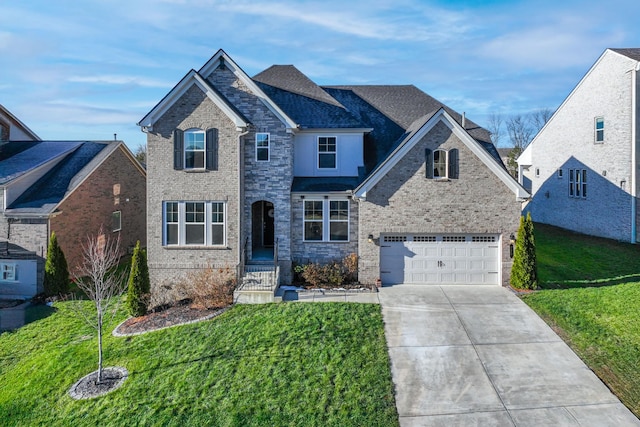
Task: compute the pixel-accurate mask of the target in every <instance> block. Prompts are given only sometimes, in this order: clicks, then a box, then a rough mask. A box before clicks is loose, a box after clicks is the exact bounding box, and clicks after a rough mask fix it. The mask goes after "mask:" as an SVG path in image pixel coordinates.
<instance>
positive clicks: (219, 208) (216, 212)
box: [211, 203, 224, 223]
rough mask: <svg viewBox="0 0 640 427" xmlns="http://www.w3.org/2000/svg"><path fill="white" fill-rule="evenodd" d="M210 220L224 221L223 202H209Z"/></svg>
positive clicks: (215, 221) (214, 221)
mask: <svg viewBox="0 0 640 427" xmlns="http://www.w3.org/2000/svg"><path fill="white" fill-rule="evenodd" d="M211 222H213V223H224V203H212V204H211Z"/></svg>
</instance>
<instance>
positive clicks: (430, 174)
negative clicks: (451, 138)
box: [425, 148, 458, 180]
mask: <svg viewBox="0 0 640 427" xmlns="http://www.w3.org/2000/svg"><path fill="white" fill-rule="evenodd" d="M425 164H426V176H427V178H429V179H443V180H445V179H457V178H458V150H457V149H455V148H453V149H451V150H443V149H438V150H434V151H431V150H429V149H426V150H425Z"/></svg>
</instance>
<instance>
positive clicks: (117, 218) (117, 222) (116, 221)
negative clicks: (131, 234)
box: [111, 211, 122, 231]
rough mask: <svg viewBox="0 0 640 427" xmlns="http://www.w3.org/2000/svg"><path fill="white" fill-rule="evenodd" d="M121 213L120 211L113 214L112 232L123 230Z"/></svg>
mask: <svg viewBox="0 0 640 427" xmlns="http://www.w3.org/2000/svg"><path fill="white" fill-rule="evenodd" d="M121 218H122V217H121V212H120V211H116V212H114V213H112V214H111V229H112V231H119V230H120V229H121V228H122V221H121Z"/></svg>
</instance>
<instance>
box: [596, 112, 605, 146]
mask: <svg viewBox="0 0 640 427" xmlns="http://www.w3.org/2000/svg"><path fill="white" fill-rule="evenodd" d="M595 131H596V142H604V117H596V129H595Z"/></svg>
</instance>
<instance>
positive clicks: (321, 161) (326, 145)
mask: <svg viewBox="0 0 640 427" xmlns="http://www.w3.org/2000/svg"><path fill="white" fill-rule="evenodd" d="M335 168H336V137H335V136H321V137H318V169H335Z"/></svg>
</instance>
